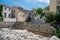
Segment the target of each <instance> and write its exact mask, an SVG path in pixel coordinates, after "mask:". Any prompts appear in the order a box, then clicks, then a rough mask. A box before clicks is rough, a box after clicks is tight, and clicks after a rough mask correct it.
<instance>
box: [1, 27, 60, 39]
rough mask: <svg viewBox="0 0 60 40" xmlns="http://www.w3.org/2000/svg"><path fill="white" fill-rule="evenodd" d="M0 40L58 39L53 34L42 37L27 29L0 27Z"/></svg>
mask: <svg viewBox="0 0 60 40" xmlns="http://www.w3.org/2000/svg"><path fill="white" fill-rule="evenodd" d="M0 40H60V39H58V38H57V37H55V36H52V37H51V38H49V37H43V36H41V35H36V34H33V33H32V32H28V31H27V30H17V29H16V30H14V29H12V30H11V29H8V28H2V29H0Z"/></svg>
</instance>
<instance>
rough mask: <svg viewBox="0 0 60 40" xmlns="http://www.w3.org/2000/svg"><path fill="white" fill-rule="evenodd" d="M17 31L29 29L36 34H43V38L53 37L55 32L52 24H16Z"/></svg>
mask: <svg viewBox="0 0 60 40" xmlns="http://www.w3.org/2000/svg"><path fill="white" fill-rule="evenodd" d="M15 26H16V28H17V29H27V30H29V31H32V32H33V33H36V34H41V35H43V36H51V35H52V34H53V30H52V28H51V26H50V24H39V23H38V24H37V23H31V22H30V23H16V24H15Z"/></svg>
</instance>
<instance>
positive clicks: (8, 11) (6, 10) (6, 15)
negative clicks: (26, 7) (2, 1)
mask: <svg viewBox="0 0 60 40" xmlns="http://www.w3.org/2000/svg"><path fill="white" fill-rule="evenodd" d="M11 13H12V9H11V8H10V7H8V6H5V5H3V10H2V15H3V17H4V18H11Z"/></svg>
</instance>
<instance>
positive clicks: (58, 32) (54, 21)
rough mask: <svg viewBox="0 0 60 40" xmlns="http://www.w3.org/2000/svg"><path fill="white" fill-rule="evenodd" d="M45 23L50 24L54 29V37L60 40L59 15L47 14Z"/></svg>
mask: <svg viewBox="0 0 60 40" xmlns="http://www.w3.org/2000/svg"><path fill="white" fill-rule="evenodd" d="M45 17H46V23H50V24H51V25H52V26H53V27H54V29H55V32H54V35H55V36H57V37H58V38H60V24H59V23H60V13H59V12H56V13H55V14H54V13H49V14H47V15H46V16H45Z"/></svg>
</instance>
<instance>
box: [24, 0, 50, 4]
mask: <svg viewBox="0 0 60 40" xmlns="http://www.w3.org/2000/svg"><path fill="white" fill-rule="evenodd" d="M25 1H26V2H31V1H33V2H44V3H49V2H50V0H25Z"/></svg>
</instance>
